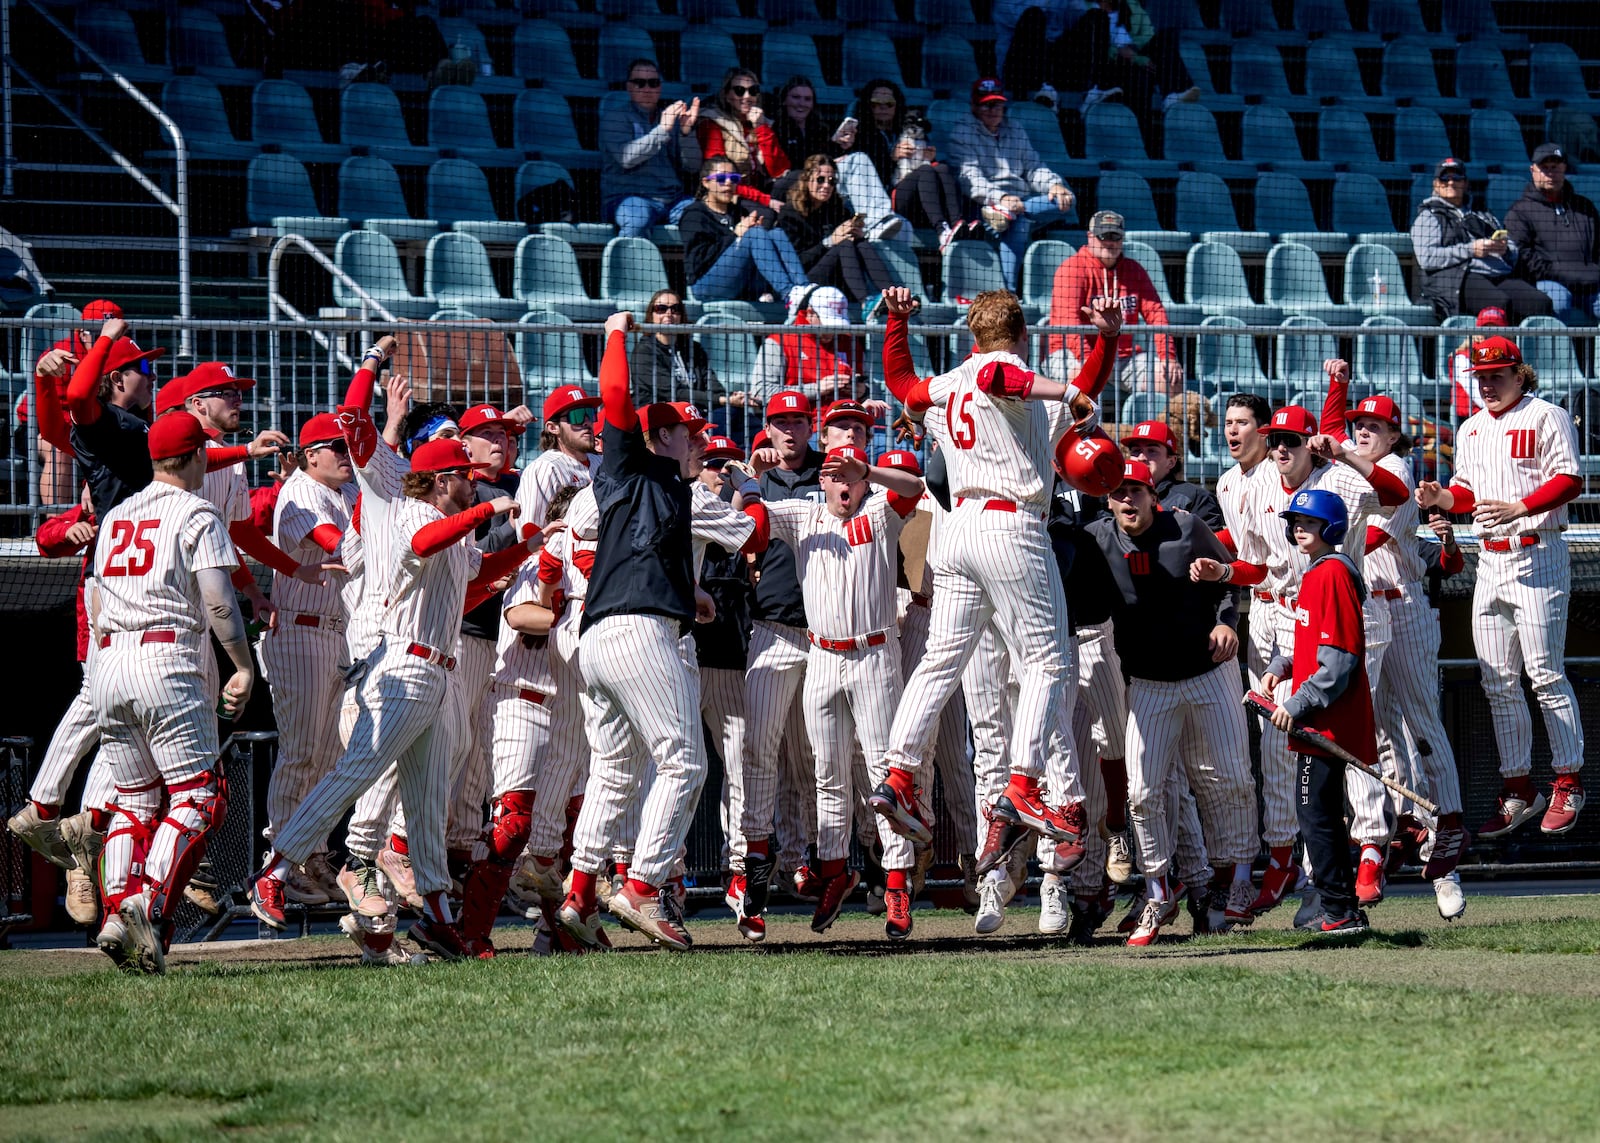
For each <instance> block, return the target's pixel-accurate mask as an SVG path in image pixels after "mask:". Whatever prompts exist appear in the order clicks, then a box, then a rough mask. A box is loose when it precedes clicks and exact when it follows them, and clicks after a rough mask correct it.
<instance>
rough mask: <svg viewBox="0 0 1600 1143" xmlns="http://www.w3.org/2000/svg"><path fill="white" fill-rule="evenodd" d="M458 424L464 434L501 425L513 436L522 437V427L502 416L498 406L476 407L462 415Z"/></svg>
mask: <svg viewBox="0 0 1600 1143" xmlns="http://www.w3.org/2000/svg"><path fill="white" fill-rule="evenodd" d="M456 424H458V425H460V426H461V431H462V432H464V433H469V432H471V431H472V430H473V429H481V428H485V427H487V426H489V425H499V426H500V427H501V428H502V429H504V430H505V431H506V432H507V433H509V434H510V435H512V436H521V435H522V426H521V425H519V424H517V422H516V421H513V420H512V419H511V418H510V417H507V416H505V415H504V414H502V413H501V412H500V409H499V407H498V406H496V405H474V406H472V408H470V409H468V410H467V411H466V412H465V413H462V414H461V419H460V420H459V421H457V422H456Z"/></svg>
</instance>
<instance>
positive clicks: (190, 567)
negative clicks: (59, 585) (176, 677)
mask: <svg viewBox="0 0 1600 1143" xmlns="http://www.w3.org/2000/svg"><path fill="white" fill-rule="evenodd" d="M236 566H238V557H237V556H236V554H235V552H234V547H233V541H232V540H230V539H229V538H228V528H227V525H226V524H224V523H223V522H222V516H221V515H220V514H219V513H218V512H217V510H216V508H215V507H214V506H213V505H212V504H211V503H210V502H209V501H206V500H203V499H201V498H200V497H199V496H196V495H195V494H194V493H192V492H185V491H184V490H183V489H181V488H178V487H176V486H175V485H171V484H165V483H162V482H160V481H156V482H153V483H151V484H149V485H147V486H145V487H144V488H143V489H141V490H140V491H138V492H136V493H134V494H133V495H132V496H130V497H128V499H126V500H124V501H123V502H122V503H121V504H119V505H117V506H116V507H115V508H113V509H112V510H111V511H110V512H109V513H107V515H106V518H105V519H104V520H102V521H101V522H100V532H99V536H98V537H97V544H96V553H95V567H94V574H95V577H96V578H97V579H98V580H99V583H100V606H99V612H100V613H99V618H98V620H97V621H96V623H95V629H96V631H98V632H99V633H100V634H102V635H104V634H109V633H113V632H118V631H144V630H147V629H149V628H152V627H161V628H172V629H174V630H177V631H187V632H198V633H201V634H203V633H205V632H206V631H207V630H209V628H210V621H209V620H208V618H207V616H206V606H205V601H204V600H203V599H201V597H200V587H199V584H198V583H197V582H196V580H195V573H196V572H198V571H200V570H201V569H202V568H228V569H232V568H234V567H236Z"/></svg>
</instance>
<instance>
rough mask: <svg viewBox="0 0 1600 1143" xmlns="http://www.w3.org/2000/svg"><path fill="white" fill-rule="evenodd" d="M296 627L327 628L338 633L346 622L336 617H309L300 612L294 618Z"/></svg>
mask: <svg viewBox="0 0 1600 1143" xmlns="http://www.w3.org/2000/svg"><path fill="white" fill-rule="evenodd" d="M294 625H295V626H296V627H326V628H328V629H330V630H333V631H337V630H339V629H340V628H342V627H343V626H344V620H343V619H340V618H339V617H338V616H335V615H308V614H307V613H305V612H303V611H302V612H298V613H296V615H295V617H294Z"/></svg>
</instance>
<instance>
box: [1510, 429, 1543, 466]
mask: <svg viewBox="0 0 1600 1143" xmlns="http://www.w3.org/2000/svg"><path fill="white" fill-rule="evenodd" d="M1506 439H1507V440H1508V441H1509V442H1510V443H1511V458H1512V459H1513V460H1527V459H1529V458H1530V457H1532V456H1533V452H1534V445H1535V443H1536V442H1537V439H1538V438H1537V436H1536V434H1535V433H1534V431H1533V430H1532V429H1507V430H1506Z"/></svg>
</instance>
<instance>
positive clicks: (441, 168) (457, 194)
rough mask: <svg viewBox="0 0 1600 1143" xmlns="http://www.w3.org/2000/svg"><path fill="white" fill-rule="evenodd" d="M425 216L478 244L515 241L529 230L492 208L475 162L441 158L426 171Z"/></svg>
mask: <svg viewBox="0 0 1600 1143" xmlns="http://www.w3.org/2000/svg"><path fill="white" fill-rule="evenodd" d="M427 209H428V217H429V218H436V219H438V220H439V221H440V222H441V223H443V224H445V225H446V226H448V227H450V229H452V230H454V231H456V232H458V233H460V234H470V235H472V236H473V237H474V238H476V239H478V240H479V241H480V242H516V241H517V240H518V239H520V238H521V237H522V236H523V235H524V234H527V233H528V228H527V226H526V225H525V224H524V223H521V222H507V221H505V220H503V219H502V218H501V217H500V216H499V215H498V214H497V213H496V212H495V209H494V196H493V195H491V194H490V193H489V180H488V178H486V177H485V176H484V173H483V171H482V169H481V168H479V166H478V165H477V164H476V163H469V162H468V161H467V160H465V159H440V160H439V161H438V162H437V163H435V164H433V166H431V167H429V168H428V208H427Z"/></svg>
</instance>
